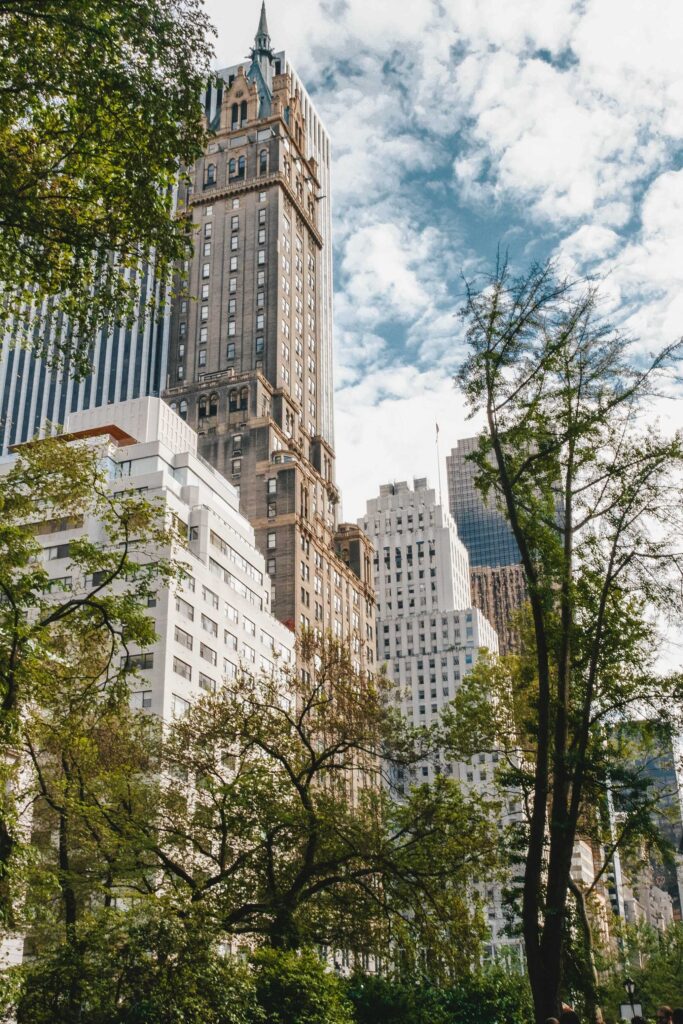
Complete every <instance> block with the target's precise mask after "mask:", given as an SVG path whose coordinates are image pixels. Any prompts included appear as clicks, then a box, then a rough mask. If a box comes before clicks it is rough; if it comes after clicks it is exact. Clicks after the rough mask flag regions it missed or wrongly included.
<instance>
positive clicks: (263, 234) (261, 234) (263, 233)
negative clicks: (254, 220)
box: [258, 210, 266, 245]
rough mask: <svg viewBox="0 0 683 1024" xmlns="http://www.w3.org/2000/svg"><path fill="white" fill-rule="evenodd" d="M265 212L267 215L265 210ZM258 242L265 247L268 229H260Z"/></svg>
mask: <svg viewBox="0 0 683 1024" xmlns="http://www.w3.org/2000/svg"><path fill="white" fill-rule="evenodd" d="M263 212H264V213H265V210H264V211H263ZM258 240H259V245H263V244H264V243H265V241H266V229H265V228H259V232H258Z"/></svg>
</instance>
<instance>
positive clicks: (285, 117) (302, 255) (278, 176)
mask: <svg viewBox="0 0 683 1024" xmlns="http://www.w3.org/2000/svg"><path fill="white" fill-rule="evenodd" d="M204 99H205V110H206V117H207V123H208V125H209V128H210V129H211V132H212V135H211V140H210V142H209V144H208V146H207V149H206V152H205V154H204V155H203V157H202V158H201V159H199V160H198V161H197V162H196V164H195V166H194V167H193V168H190V169H189V174H190V178H191V181H192V184H191V188H189V189H187V190H185V191H183V192H181V194H180V196H179V205H180V208H181V209H185V210H186V211H187V212H188V214H189V215H190V216H191V217H192V220H193V222H194V224H195V226H196V240H195V253H194V257H193V259H192V260H191V261H189V262H188V264H187V265H186V268H185V273H184V275H181V276H179V281H178V289H177V290H178V298H177V301H175V303H174V306H173V311H172V316H171V326H170V343H169V354H168V386H167V390H166V392H165V398H166V400H167V401H168V402H169V403H170V404H171V406H172V407H173V408H174V409H175V410H177V412H178V414H179V415H180V416H181V417H182V418H183V419H185V420H186V421H187V422H188V423H189V424H190V425H191V426H192V427H193V428H194V429H196V430H197V432H198V434H199V451H200V453H201V455H202V456H203V457H204V458H205V459H207V460H208V461H209V462H210V463H211V464H212V465H213V466H215V467H216V468H217V469H218V470H219V471H220V472H222V473H223V474H224V475H225V476H226V477H227V478H228V479H229V480H230V481H231V482H232V483H233V484H234V485H235V486H236V487H237V488H239V491H240V508H241V510H242V512H243V513H244V514H245V515H246V516H247V517H248V519H249V520H250V522H251V523H252V525H253V527H254V529H255V531H256V539H257V544H258V545H259V547H260V548H261V550H262V551H263V553H264V555H265V556H266V559H267V571H268V573H269V575H270V577H271V579H272V581H273V609H274V612H275V614H276V615H277V616H278V617H279V618H280V619H281V620H282V621H284V622H286V623H288V624H289V625H290V626H293V627H294V626H296V627H298V626H300V625H305V626H311V627H313V628H316V627H317V628H321V629H327V628H329V629H331V630H332V632H333V633H335V634H336V635H338V636H341V635H347V634H350V633H353V635H354V637H356V638H357V639H358V640H359V642H360V644H361V646H362V645H363V644H364V643H365V642H366V641H370V642H369V643H368V651H369V652H370V656H372V649H373V648H374V626H373V592H372V569H371V547H370V544H369V542H368V541H367V539H366V538H364V537H363V535H362V533H361V531H359V530H358V529H357V527H352V526H346V527H345V528H344V529H343V530H342V531H339V529H338V523H337V505H338V501H339V493H338V491H337V487H336V485H335V473H334V449H333V430H332V422H333V408H332V322H331V310H332V306H331V301H332V295H331V292H332V272H331V252H330V219H329V163H330V146H329V140H328V138H327V135H326V133H325V130H324V128H323V126H322V124H321V122H320V119H319V118H318V116H317V114H316V112H315V110H314V108H313V105H312V103H311V101H310V99H309V97H308V96H307V94H306V91H305V89H304V88H303V86H302V84H301V82H300V81H299V80H298V78H297V76H296V74H295V73H294V71H293V70H292V68H291V66H290V64H289V62H288V60H287V57H286V54H285V53H284V52H279V53H276V52H275V51H274V50H273V49H272V47H271V41H270V35H269V32H268V25H267V22H266V13H265V7H262V9H261V17H260V21H259V25H258V29H257V33H256V37H255V39H254V46H253V48H252V50H251V57H250V60H248V61H247V62H246V63H244V64H237V65H234V66H233V67H229V68H226V69H224V70H222V71H220V72H219V73H218V75H217V84H215V85H211V86H210V87H209V88H208V89H207V92H206V95H205V98H204Z"/></svg>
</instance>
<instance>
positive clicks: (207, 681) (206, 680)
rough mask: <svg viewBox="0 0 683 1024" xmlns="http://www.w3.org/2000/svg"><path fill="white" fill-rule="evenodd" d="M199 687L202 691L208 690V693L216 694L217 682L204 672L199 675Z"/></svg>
mask: <svg viewBox="0 0 683 1024" xmlns="http://www.w3.org/2000/svg"><path fill="white" fill-rule="evenodd" d="M199 685H200V686H201V688H202V690H206V692H207V693H215V692H216V680H215V679H212V678H211V676H207V675H205V674H204V673H203V672H200V673H199Z"/></svg>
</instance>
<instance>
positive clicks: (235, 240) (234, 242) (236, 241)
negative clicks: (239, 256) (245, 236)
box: [230, 235, 240, 252]
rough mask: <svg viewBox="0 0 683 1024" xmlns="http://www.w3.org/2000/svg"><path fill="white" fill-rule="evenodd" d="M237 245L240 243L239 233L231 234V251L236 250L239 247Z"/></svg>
mask: <svg viewBox="0 0 683 1024" xmlns="http://www.w3.org/2000/svg"><path fill="white" fill-rule="evenodd" d="M239 245H240V236H239V235H232V237H231V238H230V248H231V249H232V251H233V252H237V250H238V249H239Z"/></svg>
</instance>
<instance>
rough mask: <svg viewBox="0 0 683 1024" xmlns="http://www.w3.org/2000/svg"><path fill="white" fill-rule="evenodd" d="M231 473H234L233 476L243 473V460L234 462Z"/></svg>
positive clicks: (234, 460)
mask: <svg viewBox="0 0 683 1024" xmlns="http://www.w3.org/2000/svg"><path fill="white" fill-rule="evenodd" d="M231 472H232V475H233V476H239V474H240V473H241V472H242V460H241V459H233V460H232V464H231Z"/></svg>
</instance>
